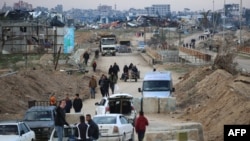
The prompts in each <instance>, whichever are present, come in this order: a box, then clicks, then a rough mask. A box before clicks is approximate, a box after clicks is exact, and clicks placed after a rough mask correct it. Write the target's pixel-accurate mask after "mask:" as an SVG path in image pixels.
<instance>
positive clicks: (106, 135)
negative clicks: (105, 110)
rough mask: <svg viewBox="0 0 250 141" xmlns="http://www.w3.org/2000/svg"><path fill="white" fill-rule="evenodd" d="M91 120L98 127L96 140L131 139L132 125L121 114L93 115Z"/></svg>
mask: <svg viewBox="0 0 250 141" xmlns="http://www.w3.org/2000/svg"><path fill="white" fill-rule="evenodd" d="M93 121H94V122H95V123H96V124H97V125H98V127H99V133H100V137H99V139H98V141H118V140H119V141H133V139H134V127H133V126H132V124H131V123H129V122H128V119H127V118H126V117H125V116H124V115H122V114H104V115H95V116H94V117H93Z"/></svg>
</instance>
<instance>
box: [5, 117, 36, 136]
mask: <svg viewBox="0 0 250 141" xmlns="http://www.w3.org/2000/svg"><path fill="white" fill-rule="evenodd" d="M0 140H1V141H35V140H36V136H35V132H34V131H32V130H31V129H30V128H29V126H28V125H27V124H26V123H24V122H22V121H1V122H0Z"/></svg>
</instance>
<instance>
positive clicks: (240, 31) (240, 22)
mask: <svg viewBox="0 0 250 141" xmlns="http://www.w3.org/2000/svg"><path fill="white" fill-rule="evenodd" d="M241 20H242V0H240V47H241V45H242V43H241V42H242V39H241V38H242V33H241Z"/></svg>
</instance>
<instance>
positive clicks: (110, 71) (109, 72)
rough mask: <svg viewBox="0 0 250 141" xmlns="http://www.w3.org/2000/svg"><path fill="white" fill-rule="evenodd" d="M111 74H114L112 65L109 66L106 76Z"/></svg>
mask: <svg viewBox="0 0 250 141" xmlns="http://www.w3.org/2000/svg"><path fill="white" fill-rule="evenodd" d="M112 72H114V70H113V66H112V65H110V67H109V70H108V74H109V75H110V74H111V73H112Z"/></svg>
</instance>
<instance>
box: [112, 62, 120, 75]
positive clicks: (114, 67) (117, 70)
mask: <svg viewBox="0 0 250 141" xmlns="http://www.w3.org/2000/svg"><path fill="white" fill-rule="evenodd" d="M119 71H120V68H119V66H118V65H117V64H116V63H114V65H113V72H114V74H115V76H116V77H117V78H118V72H119Z"/></svg>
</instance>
